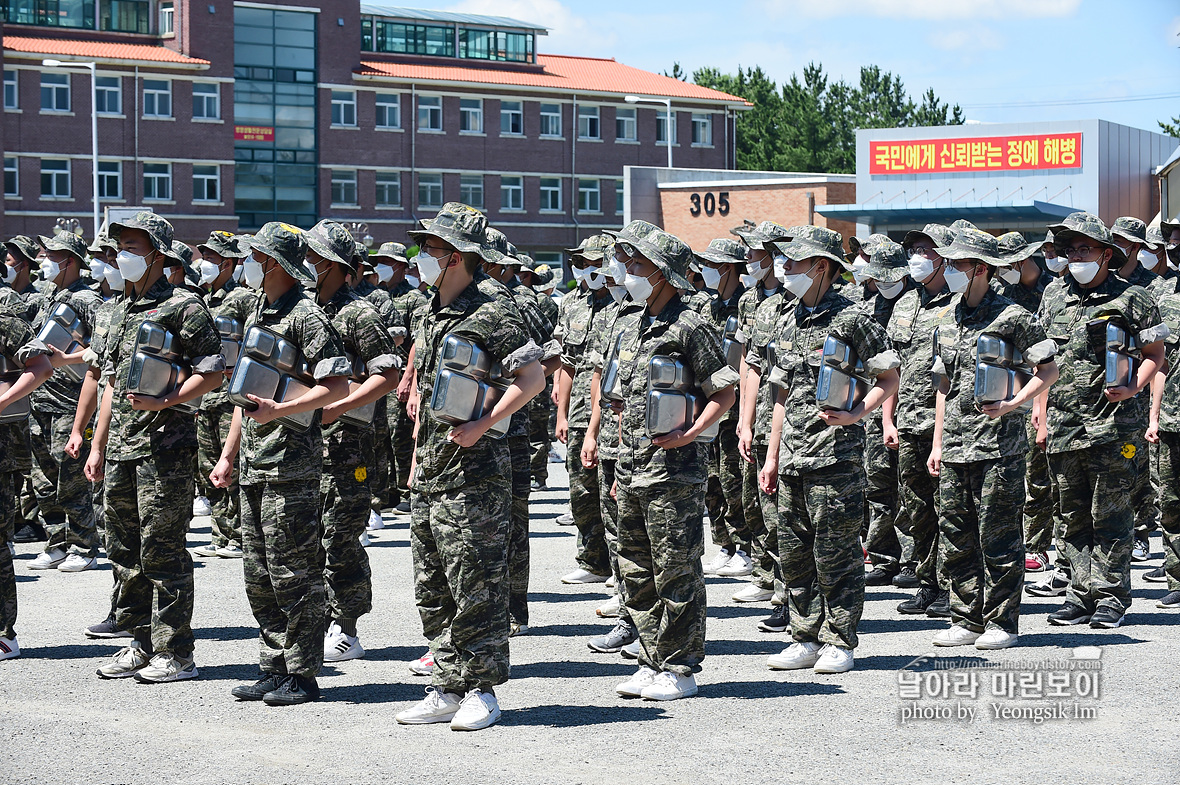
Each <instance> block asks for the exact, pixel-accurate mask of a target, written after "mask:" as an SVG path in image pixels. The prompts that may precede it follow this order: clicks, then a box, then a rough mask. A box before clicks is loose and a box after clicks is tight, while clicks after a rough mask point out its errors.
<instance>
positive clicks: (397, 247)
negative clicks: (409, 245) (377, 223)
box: [369, 243, 410, 267]
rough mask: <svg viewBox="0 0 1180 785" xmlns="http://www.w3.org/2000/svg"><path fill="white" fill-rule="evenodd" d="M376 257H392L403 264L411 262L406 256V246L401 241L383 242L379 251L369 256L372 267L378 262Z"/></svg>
mask: <svg viewBox="0 0 1180 785" xmlns="http://www.w3.org/2000/svg"><path fill="white" fill-rule="evenodd" d="M374 259H392V260H393V261H395V262H401V263H402V264H410V260H409V259H407V258H406V247H405V246H404V245H402V244H401V243H381V247H380V248H378V249H377V253H375V254H373V255H372V256H371V257H369V266H370V267H371V266H373V265H375V264H376V262H374V261H373V260H374Z"/></svg>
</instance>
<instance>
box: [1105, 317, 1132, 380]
mask: <svg viewBox="0 0 1180 785" xmlns="http://www.w3.org/2000/svg"><path fill="white" fill-rule="evenodd" d="M1138 348H1139V347H1138V345H1137V342H1136V340H1135V337H1134V336H1133V335H1131V334H1130V333H1128V332H1127V330H1126V329H1125V328H1123V327H1120V326H1118V325H1116V324H1112V323H1110V322H1107V325H1106V381H1105V384H1106V386H1107V387H1108V388H1109V387H1127V386H1129V385H1131V384H1132V383H1133V382H1134V379H1135V360H1136V356H1137V354H1138Z"/></svg>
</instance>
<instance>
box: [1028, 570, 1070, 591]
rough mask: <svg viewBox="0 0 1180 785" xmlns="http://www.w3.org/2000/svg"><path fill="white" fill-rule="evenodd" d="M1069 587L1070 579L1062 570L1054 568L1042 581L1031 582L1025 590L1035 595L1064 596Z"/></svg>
mask: <svg viewBox="0 0 1180 785" xmlns="http://www.w3.org/2000/svg"><path fill="white" fill-rule="evenodd" d="M1068 588H1069V579H1068V578H1066V577H1065V575H1064V574H1063V573H1062V572H1061V571H1060V570H1054V571H1053V572H1051V573H1049V575H1048V576H1047V577H1046V578H1045V579H1044V580H1042V581H1040V582H1038V583H1030V584H1027V585H1026V586H1025V587H1024V590H1025V591H1026V592H1028V593H1029V594H1031V595H1033V596H1034V597H1064V596H1065V590H1066V589H1068Z"/></svg>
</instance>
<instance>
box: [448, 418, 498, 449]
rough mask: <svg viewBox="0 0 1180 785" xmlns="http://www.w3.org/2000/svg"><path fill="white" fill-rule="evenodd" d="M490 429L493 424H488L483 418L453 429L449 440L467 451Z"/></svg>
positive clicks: (449, 434)
mask: <svg viewBox="0 0 1180 785" xmlns="http://www.w3.org/2000/svg"><path fill="white" fill-rule="evenodd" d="M490 427H491V423H486V422H485V421H484V420H483V419H482V418H480V419H478V420H472V421H471V422H465V423H463V424H462V425H456V426H455V427H454V428H452V429H451V430H450V433H448V434H447V439H448V440H450V441H452V442H454V443H455V444H457V445H459V446H460V447H462V448H464V449H466V448H468V447H470V446H472V445H473V444H475V443H476V442H477V441H479V438H480V437H481V436H483V435H484V434H485V433H487V432H488V428H490Z"/></svg>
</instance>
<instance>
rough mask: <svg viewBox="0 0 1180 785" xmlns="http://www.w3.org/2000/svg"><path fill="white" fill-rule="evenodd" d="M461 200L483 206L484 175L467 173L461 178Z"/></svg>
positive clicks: (472, 204)
mask: <svg viewBox="0 0 1180 785" xmlns="http://www.w3.org/2000/svg"><path fill="white" fill-rule="evenodd" d="M459 201H460V202H462V203H463V204H467V205H471V206H472V207H478V208H479V209H480V210H482V209H484V207H483V175H479V174H465V175H463V176H462V177H460V178H459Z"/></svg>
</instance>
